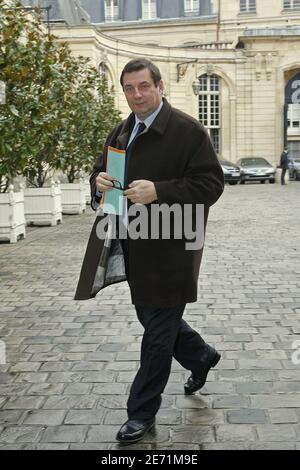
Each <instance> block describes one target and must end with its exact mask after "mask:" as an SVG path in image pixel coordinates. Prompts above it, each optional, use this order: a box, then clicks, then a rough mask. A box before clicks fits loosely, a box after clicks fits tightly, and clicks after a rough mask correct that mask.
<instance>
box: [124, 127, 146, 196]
mask: <svg viewBox="0 0 300 470" xmlns="http://www.w3.org/2000/svg"><path fill="white" fill-rule="evenodd" d="M145 129H146V125H145V123H144V122H140V123H139V125H138V130H137V133H136V134H135V137H134V139H133V141H132V142H131V143H130V145H129V146H128V147H127V149H126V161H125V175H124V186H125V187H126V186H127V184H128V180H127V178H128V176H127V173H128V163H129V159H130V155H131V150H132V145H133V143H134V141H135V139H136V138H137V136H138V135H139V134H141V133H142V132H143V131H144V130H145Z"/></svg>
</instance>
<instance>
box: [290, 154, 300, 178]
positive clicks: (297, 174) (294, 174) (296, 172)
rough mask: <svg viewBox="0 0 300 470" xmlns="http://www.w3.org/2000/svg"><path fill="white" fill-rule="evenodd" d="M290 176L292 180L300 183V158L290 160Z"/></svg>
mask: <svg viewBox="0 0 300 470" xmlns="http://www.w3.org/2000/svg"><path fill="white" fill-rule="evenodd" d="M289 174H290V178H291V179H295V180H296V181H300V157H296V158H292V157H291V158H290V162H289Z"/></svg>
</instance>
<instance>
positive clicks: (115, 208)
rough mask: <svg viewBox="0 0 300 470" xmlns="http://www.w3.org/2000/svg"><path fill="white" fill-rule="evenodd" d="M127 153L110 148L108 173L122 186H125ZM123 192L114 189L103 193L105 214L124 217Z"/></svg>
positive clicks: (108, 152)
mask: <svg viewBox="0 0 300 470" xmlns="http://www.w3.org/2000/svg"><path fill="white" fill-rule="evenodd" d="M125 158H126V151H125V150H118V149H115V148H113V147H108V150H107V163H106V173H108V174H109V176H113V177H114V178H116V180H118V181H119V182H120V183H121V185H122V186H123V184H124V174H125ZM123 199H124V196H123V191H120V190H119V189H112V190H111V191H107V192H105V193H103V196H102V204H101V206H102V209H103V212H104V213H105V214H115V215H122V208H123Z"/></svg>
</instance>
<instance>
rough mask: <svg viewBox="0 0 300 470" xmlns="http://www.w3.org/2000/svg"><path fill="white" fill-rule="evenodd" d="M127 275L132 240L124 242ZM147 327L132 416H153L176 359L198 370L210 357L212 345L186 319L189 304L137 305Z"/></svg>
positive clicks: (131, 403) (131, 398) (130, 403)
mask: <svg viewBox="0 0 300 470" xmlns="http://www.w3.org/2000/svg"><path fill="white" fill-rule="evenodd" d="M122 248H123V251H124V259H125V267H126V272H127V275H128V273H129V266H128V254H129V253H128V243H127V241H126V240H123V241H122ZM135 309H136V313H137V317H138V319H139V321H140V323H141V324H142V325H143V327H144V330H145V331H144V335H143V340H142V345H141V355H140V368H139V370H138V372H137V374H136V376H135V379H134V381H133V383H132V386H131V389H130V394H129V398H128V402H127V412H128V417H129V419H150V418H153V417H154V416H155V414H156V413H157V411H158V410H159V407H160V404H161V394H162V393H163V391H164V389H165V386H166V385H167V382H168V378H169V375H170V371H171V364H172V358H173V357H174V358H175V359H176V360H177V361H178V362H179V364H181V365H182V367H184V368H185V369H187V370H190V371H192V372H194V373H197V371H200V370H201V366H202V364H203V363H204V362H205V361H206V360H207V357H208V353H209V348H208V345H207V344H206V343H205V341H204V340H203V339H202V338H201V336H200V335H199V333H197V332H196V331H195V330H193V329H192V328H191V327H190V326H189V325H188V323H187V322H186V321H184V320H183V319H182V316H183V312H184V309H185V304H183V305H178V306H176V307H171V308H159V307H157V308H152V307H143V306H138V305H136V306H135Z"/></svg>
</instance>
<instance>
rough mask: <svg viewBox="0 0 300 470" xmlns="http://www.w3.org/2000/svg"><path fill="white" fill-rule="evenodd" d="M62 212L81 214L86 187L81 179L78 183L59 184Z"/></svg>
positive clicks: (83, 209) (84, 204)
mask: <svg viewBox="0 0 300 470" xmlns="http://www.w3.org/2000/svg"><path fill="white" fill-rule="evenodd" d="M60 187H61V193H62V198H61V199H62V212H63V214H82V213H83V212H84V211H85V207H86V196H85V193H86V189H85V184H84V183H83V181H82V180H80V181H79V183H64V184H61V185H60Z"/></svg>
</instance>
